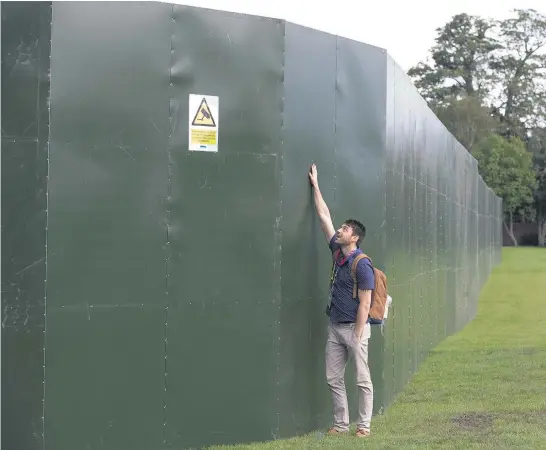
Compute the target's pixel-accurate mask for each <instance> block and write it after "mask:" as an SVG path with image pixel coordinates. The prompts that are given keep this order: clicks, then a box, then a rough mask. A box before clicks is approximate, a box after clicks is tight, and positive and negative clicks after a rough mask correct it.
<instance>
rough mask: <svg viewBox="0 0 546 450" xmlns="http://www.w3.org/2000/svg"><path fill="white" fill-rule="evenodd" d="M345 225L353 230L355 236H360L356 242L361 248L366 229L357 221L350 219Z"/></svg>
mask: <svg viewBox="0 0 546 450" xmlns="http://www.w3.org/2000/svg"><path fill="white" fill-rule="evenodd" d="M345 225H347V226H349V227H351V228H352V229H353V234H355V235H357V236H358V241H356V245H357V247H358V246H360V243H361V242H362V239H364V236H366V227H365V226H364V225H363V224H362V223H361V222H359V221H358V220H356V219H349V220H346V221H345Z"/></svg>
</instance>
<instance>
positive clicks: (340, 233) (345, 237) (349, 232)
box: [335, 223, 358, 245]
mask: <svg viewBox="0 0 546 450" xmlns="http://www.w3.org/2000/svg"><path fill="white" fill-rule="evenodd" d="M357 240H358V236H356V235H353V228H352V227H350V226H349V225H347V224H345V223H344V224H343V225H341V227H339V228H338V230H337V231H336V240H335V242H336V244H340V245H349V244H351V243H356V241H357Z"/></svg>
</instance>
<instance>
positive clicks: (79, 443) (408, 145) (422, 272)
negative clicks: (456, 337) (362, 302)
mask: <svg viewBox="0 0 546 450" xmlns="http://www.w3.org/2000/svg"><path fill="white" fill-rule="evenodd" d="M50 40H51V41H50ZM203 99H204V100H205V101H204V102H203ZM312 162H315V163H316V164H317V166H318V170H319V181H320V185H321V190H322V192H323V195H324V197H325V200H326V201H327V203H328V205H329V207H330V209H331V211H332V213H333V215H334V218H335V224H336V225H339V224H340V222H342V221H343V220H345V219H347V218H349V217H355V218H358V219H360V220H361V221H363V222H364V223H365V225H366V227H367V229H368V236H367V237H366V239H365V240H364V243H363V247H364V249H365V250H366V253H368V254H369V255H370V256H372V258H373V259H374V263H375V264H376V265H377V266H378V267H380V268H382V269H383V270H385V272H386V273H387V276H388V277H389V288H390V293H391V295H392V297H393V300H394V303H393V307H392V308H391V310H390V314H389V318H388V320H387V322H386V324H385V326H384V327H379V326H375V327H374V329H373V333H372V338H371V354H370V364H371V369H372V378H373V382H374V387H375V408H374V409H375V413H376V414H377V413H380V412H381V411H382V410H384V409H385V408H386V407H387V406H388V405H389V404H390V403H391V402H392V401H393V399H394V398H395V396H396V395H397V394H398V393H399V392H400V391H401V390H402V389H403V388H404V385H405V384H406V383H407V381H408V380H409V379H410V377H411V375H412V374H413V373H414V372H415V371H416V370H417V368H418V366H419V364H420V362H421V361H422V360H423V359H424V358H425V357H426V355H427V353H428V352H429V351H430V350H431V349H432V348H433V347H434V346H435V345H436V344H437V343H438V342H440V341H441V340H442V339H443V338H445V337H446V336H447V335H449V334H451V333H453V332H455V331H456V330H458V329H460V328H461V327H462V326H463V325H465V324H466V323H468V322H469V321H470V320H471V319H472V318H473V317H474V314H475V312H476V306H477V298H478V295H479V293H480V289H481V287H482V286H483V284H484V283H485V281H486V280H487V278H488V275H489V273H490V271H491V269H492V267H493V266H494V265H495V264H497V263H498V262H499V260H500V247H501V222H500V221H501V216H502V212H501V211H502V205H501V201H500V200H499V199H498V198H497V197H496V196H495V195H494V194H493V193H492V192H491V191H490V190H489V189H488V188H487V186H486V185H485V184H484V183H483V181H482V180H481V178H480V177H479V175H478V172H477V167H476V162H475V160H474V159H473V158H472V157H471V156H470V155H469V153H468V152H467V151H466V150H465V149H464V148H463V147H461V146H460V145H459V144H458V143H457V142H456V141H455V139H454V138H453V137H452V136H451V135H450V134H449V133H448V131H447V130H446V129H445V128H444V127H443V125H442V124H441V123H440V122H439V121H438V119H437V118H436V117H435V116H434V115H433V114H432V113H431V112H430V110H429V109H428V108H427V106H426V104H425V102H424V101H423V100H422V98H421V97H420V96H419V95H418V94H417V92H416V90H415V88H414V87H413V86H412V84H411V83H410V81H409V80H408V78H407V77H406V75H405V74H404V73H403V71H402V70H401V69H400V68H399V67H398V66H397V65H396V63H395V62H394V61H393V60H392V59H391V58H390V57H389V56H388V55H387V53H386V52H385V51H384V50H382V49H379V48H375V47H371V46H368V45H365V44H362V43H358V42H355V41H351V40H349V39H344V38H342V37H336V36H333V35H329V34H326V33H322V32H318V31H315V30H312V29H308V28H304V27H301V26H296V25H293V24H291V23H287V22H284V21H280V20H274V19H269V18H260V17H253V16H246V15H241V14H233V13H227V12H221V11H211V10H204V9H197V8H191V7H185V6H180V5H175V6H173V5H170V4H164V3H115V2H113V3H106V2H105V3H69V2H65V3H54V4H53V6H52V5H51V3H38V2H36V3H3V4H2V244H3V245H2V311H3V316H2V323H3V327H2V394H3V395H2V447H3V448H6V449H21V448H25V449H28V450H32V449H55V450H65V449H67V450H74V449H98V448H101V449H112V450H114V449H115V450H119V449H122V448H130V449H131V450H139V449H154V450H155V449H167V448H169V449H170V448H172V449H181V448H190V447H200V446H205V445H210V444H216V443H222V444H228V443H235V442H248V441H256V440H268V439H275V438H281V437H287V436H293V435H298V434H302V433H305V432H309V431H311V430H314V429H317V428H321V427H325V426H327V425H328V424H329V422H330V419H331V402H330V396H329V393H328V389H327V387H326V383H325V376H324V357H323V355H324V346H325V338H326V321H327V317H326V316H325V314H324V307H325V302H326V298H327V291H328V274H329V268H330V264H331V259H330V253H329V250H328V247H327V245H326V242H325V241H324V238H323V236H322V232H321V231H320V226H319V223H318V221H317V219H316V216H315V213H314V208H313V201H312V196H311V190H310V185H309V182H308V178H307V171H308V169H309V166H310V164H311V163H312ZM354 382H355V380H354V373H353V371H352V369H351V366H349V368H348V370H347V377H346V384H347V388H348V390H349V396H350V399H351V410H352V412H353V417H354V412H355V406H356V395H355V393H356V392H355V387H354Z"/></svg>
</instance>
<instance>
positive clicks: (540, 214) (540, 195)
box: [529, 128, 546, 247]
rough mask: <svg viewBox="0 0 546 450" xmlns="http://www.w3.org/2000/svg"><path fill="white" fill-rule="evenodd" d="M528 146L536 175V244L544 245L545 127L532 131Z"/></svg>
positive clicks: (545, 213) (545, 244) (545, 199)
mask: <svg viewBox="0 0 546 450" xmlns="http://www.w3.org/2000/svg"><path fill="white" fill-rule="evenodd" d="M529 148H530V150H531V152H532V154H533V161H534V165H535V171H536V176H537V185H536V189H535V192H534V198H535V209H536V219H537V224H538V245H539V246H541V247H545V246H546V128H538V129H535V130H533V131H532V133H531V139H530V143H529Z"/></svg>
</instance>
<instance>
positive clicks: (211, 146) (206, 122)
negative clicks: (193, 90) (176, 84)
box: [188, 94, 219, 152]
mask: <svg viewBox="0 0 546 450" xmlns="http://www.w3.org/2000/svg"><path fill="white" fill-rule="evenodd" d="M218 103H219V101H218V97H215V96H212V95H198V94H190V101H189V127H188V128H189V149H190V150H191V151H205V152H217V151H218Z"/></svg>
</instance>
